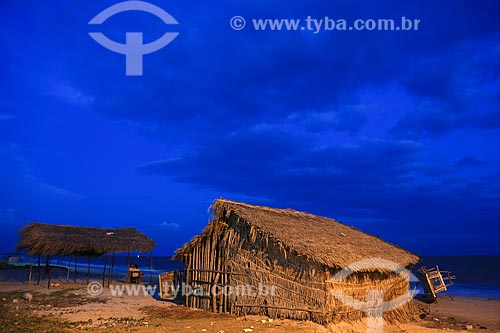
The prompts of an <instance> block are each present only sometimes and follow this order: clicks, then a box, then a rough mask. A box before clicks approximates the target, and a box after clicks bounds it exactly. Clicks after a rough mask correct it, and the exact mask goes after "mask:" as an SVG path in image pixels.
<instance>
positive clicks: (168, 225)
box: [160, 221, 181, 229]
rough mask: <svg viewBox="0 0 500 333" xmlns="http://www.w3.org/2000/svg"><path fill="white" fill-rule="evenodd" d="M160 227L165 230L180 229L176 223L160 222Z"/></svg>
mask: <svg viewBox="0 0 500 333" xmlns="http://www.w3.org/2000/svg"><path fill="white" fill-rule="evenodd" d="M160 226H161V227H163V228H167V229H179V228H180V227H181V226H180V225H179V224H178V223H175V222H166V221H165V222H162V223H161V224H160Z"/></svg>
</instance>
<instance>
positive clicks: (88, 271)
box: [87, 256, 90, 284]
mask: <svg viewBox="0 0 500 333" xmlns="http://www.w3.org/2000/svg"><path fill="white" fill-rule="evenodd" d="M89 281H90V256H88V264H87V284H89Z"/></svg>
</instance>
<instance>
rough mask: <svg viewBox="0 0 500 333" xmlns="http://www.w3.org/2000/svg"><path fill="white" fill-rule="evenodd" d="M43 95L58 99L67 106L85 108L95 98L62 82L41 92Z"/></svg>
mask: <svg viewBox="0 0 500 333" xmlns="http://www.w3.org/2000/svg"><path fill="white" fill-rule="evenodd" d="M43 95H48V96H54V97H57V98H60V99H61V100H63V101H65V102H66V103H68V104H71V105H75V106H79V107H85V106H89V105H91V104H92V103H93V102H94V100H95V97H94V96H91V95H89V94H86V93H84V92H82V91H81V90H79V89H77V88H76V87H74V86H71V85H69V84H67V83H64V82H57V83H54V84H52V88H50V89H49V90H46V91H44V92H43Z"/></svg>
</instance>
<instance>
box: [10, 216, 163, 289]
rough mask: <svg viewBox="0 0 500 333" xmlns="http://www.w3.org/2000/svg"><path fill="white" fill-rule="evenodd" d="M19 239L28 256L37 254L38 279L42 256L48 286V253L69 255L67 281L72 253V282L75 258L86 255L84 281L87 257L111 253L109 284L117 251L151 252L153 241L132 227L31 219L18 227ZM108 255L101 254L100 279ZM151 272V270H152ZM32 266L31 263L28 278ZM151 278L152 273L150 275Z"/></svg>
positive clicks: (20, 245) (88, 271) (88, 277)
mask: <svg viewBox="0 0 500 333" xmlns="http://www.w3.org/2000/svg"><path fill="white" fill-rule="evenodd" d="M20 236H21V240H20V242H19V244H18V250H19V251H27V252H28V254H29V255H31V256H38V282H37V283H40V257H41V256H45V267H46V273H47V274H48V277H49V279H48V283H47V285H48V286H49V287H50V264H49V263H50V257H51V256H56V255H58V256H68V257H70V260H69V261H68V272H67V277H66V281H68V280H69V273H70V262H71V257H74V260H75V262H74V282H76V274H77V270H76V258H77V257H78V256H80V257H88V267H87V283H89V279H90V258H91V257H99V256H102V255H105V254H112V259H111V267H110V268H108V270H109V272H108V284H109V282H110V281H111V278H112V275H113V268H114V257H115V254H116V253H128V254H130V252H140V253H148V252H149V254H150V261H151V266H152V257H151V252H152V250H153V248H154V247H155V246H156V243H155V242H154V241H153V240H152V239H151V238H149V237H147V236H146V235H144V234H143V233H141V232H139V231H137V230H136V229H134V228H120V229H107V228H90V227H76V226H66V225H53V224H43V223H37V222H34V223H31V224H29V225H27V226H25V227H24V228H22V229H21V231H20ZM106 264H107V256H105V257H104V270H103V274H102V281H103V284H104V281H105V278H106ZM151 274H152V273H151ZM31 275H32V267H30V278H29V280H30V281H31ZM151 279H152V275H151Z"/></svg>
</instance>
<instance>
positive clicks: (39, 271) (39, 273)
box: [36, 255, 42, 285]
mask: <svg viewBox="0 0 500 333" xmlns="http://www.w3.org/2000/svg"><path fill="white" fill-rule="evenodd" d="M41 274H42V268H41V267H40V255H38V281H37V282H36V284H37V285H39V284H40V275H41Z"/></svg>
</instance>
